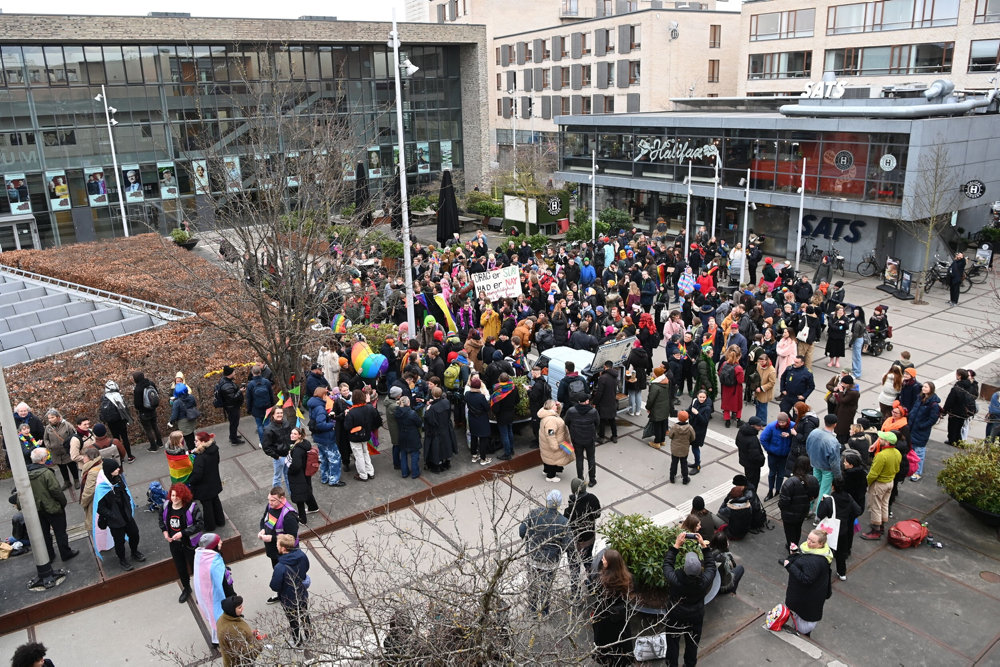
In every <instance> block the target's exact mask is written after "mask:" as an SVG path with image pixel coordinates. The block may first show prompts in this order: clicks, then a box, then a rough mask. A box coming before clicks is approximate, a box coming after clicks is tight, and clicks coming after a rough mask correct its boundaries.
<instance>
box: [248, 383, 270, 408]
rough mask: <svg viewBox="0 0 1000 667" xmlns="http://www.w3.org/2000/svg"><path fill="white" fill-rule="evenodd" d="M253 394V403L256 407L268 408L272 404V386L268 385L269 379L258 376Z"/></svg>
mask: <svg viewBox="0 0 1000 667" xmlns="http://www.w3.org/2000/svg"><path fill="white" fill-rule="evenodd" d="M251 396H252V397H253V405H254V407H255V408H266V407H268V406H270V404H271V388H270V387H269V386H268V382H267V380H265V379H264V378H257V379H256V380H255V381H254V386H253V391H252V392H251Z"/></svg>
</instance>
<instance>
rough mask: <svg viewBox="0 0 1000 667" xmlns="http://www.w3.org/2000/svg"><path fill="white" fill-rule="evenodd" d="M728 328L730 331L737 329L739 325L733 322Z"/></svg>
mask: <svg viewBox="0 0 1000 667" xmlns="http://www.w3.org/2000/svg"><path fill="white" fill-rule="evenodd" d="M729 328H730V329H739V328H740V325H739V324H737V323H736V322H733V323H732V324H730V325H729Z"/></svg>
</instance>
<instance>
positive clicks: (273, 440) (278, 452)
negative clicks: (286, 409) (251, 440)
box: [260, 418, 295, 459]
mask: <svg viewBox="0 0 1000 667" xmlns="http://www.w3.org/2000/svg"><path fill="white" fill-rule="evenodd" d="M293 428H295V424H294V423H292V422H290V421H288V420H287V419H284V418H282V420H281V421H280V422H276V421H274V420H273V419H272V420H271V421H269V422H268V423H267V426H265V427H264V437H263V438H262V439H261V441H260V446H261V449H263V450H264V453H265V454H267V455H268V456H270V457H271V458H272V459H278V458H281V457H282V456H285V455H286V454H288V447H289V445H291V444H292V429H293Z"/></svg>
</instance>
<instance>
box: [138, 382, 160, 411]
mask: <svg viewBox="0 0 1000 667" xmlns="http://www.w3.org/2000/svg"><path fill="white" fill-rule="evenodd" d="M159 405H160V392H158V391H157V390H156V387H155V386H154V385H153V384H152V383H150V384H147V385H146V388H145V389H143V390H142V407H143V408H145V409H146V410H155V409H156V408H157V406H159Z"/></svg>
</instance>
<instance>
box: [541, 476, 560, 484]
mask: <svg viewBox="0 0 1000 667" xmlns="http://www.w3.org/2000/svg"><path fill="white" fill-rule="evenodd" d="M545 481H546V482H552V483H553V484H558V483H559V482H561V481H562V480H561V479H559V478H558V477H546V478H545Z"/></svg>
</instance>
